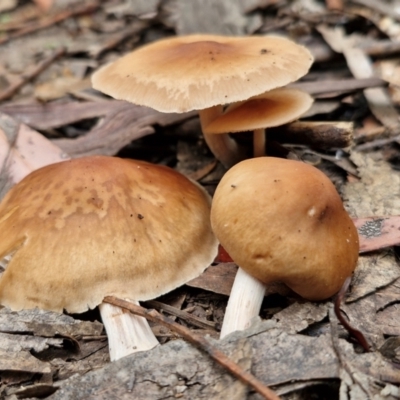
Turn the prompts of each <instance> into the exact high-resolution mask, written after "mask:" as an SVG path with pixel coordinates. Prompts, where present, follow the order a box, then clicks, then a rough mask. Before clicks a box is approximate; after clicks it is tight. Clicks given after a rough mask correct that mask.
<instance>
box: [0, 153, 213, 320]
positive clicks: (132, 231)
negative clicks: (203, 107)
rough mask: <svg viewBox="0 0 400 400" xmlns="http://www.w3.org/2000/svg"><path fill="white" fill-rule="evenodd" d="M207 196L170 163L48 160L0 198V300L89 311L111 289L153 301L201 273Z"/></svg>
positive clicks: (15, 305) (208, 238) (205, 257)
mask: <svg viewBox="0 0 400 400" xmlns="http://www.w3.org/2000/svg"><path fill="white" fill-rule="evenodd" d="M210 203H211V201H210V198H209V196H208V194H207V193H206V192H205V191H204V189H202V188H201V187H200V186H199V185H197V184H195V183H193V182H191V181H190V180H189V179H187V178H185V177H184V176H183V175H181V174H179V173H178V172H175V171H173V170H172V169H170V168H167V167H163V166H159V165H152V164H149V163H145V162H141V161H134V160H126V159H119V158H115V157H103V156H95V157H86V158H81V159H76V160H70V161H65V162H61V163H57V164H52V165H49V166H47V167H44V168H42V169H39V170H36V171H35V172H33V173H31V174H30V175H28V176H27V177H26V178H25V179H23V180H22V181H21V182H20V183H18V184H17V185H16V186H15V187H14V188H12V189H11V191H10V192H9V193H8V194H7V195H6V197H5V198H4V199H3V201H2V203H1V204H0V258H2V257H3V256H4V255H5V254H8V253H10V252H11V251H13V250H16V251H15V254H14V255H13V257H12V259H11V261H10V263H9V265H8V267H7V269H6V271H5V272H4V274H3V276H2V277H1V278H0V303H1V304H3V305H7V306H9V307H10V308H12V309H13V310H19V309H23V308H33V307H36V306H37V307H40V308H43V309H48V310H54V311H62V310H63V309H65V310H67V311H69V312H76V313H79V312H83V311H85V310H87V309H88V308H93V307H95V306H97V305H98V304H100V303H101V302H102V300H103V298H104V297H105V296H107V295H115V296H119V297H122V298H130V299H134V300H147V299H150V298H154V297H157V296H159V295H161V294H163V293H166V292H168V291H170V290H172V289H174V288H176V287H178V286H180V285H182V284H183V283H185V282H187V281H188V280H190V279H192V278H194V277H196V276H198V275H199V274H200V273H201V272H202V271H203V270H204V269H205V268H206V267H207V266H209V264H210V263H211V262H212V261H213V259H214V257H215V256H216V253H217V241H216V239H215V237H214V235H213V233H212V231H211V226H210V222H209V212H210Z"/></svg>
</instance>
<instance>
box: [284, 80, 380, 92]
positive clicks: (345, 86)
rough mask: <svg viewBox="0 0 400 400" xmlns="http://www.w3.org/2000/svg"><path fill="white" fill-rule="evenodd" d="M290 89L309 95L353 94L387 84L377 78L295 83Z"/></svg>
mask: <svg viewBox="0 0 400 400" xmlns="http://www.w3.org/2000/svg"><path fill="white" fill-rule="evenodd" d="M289 86H290V87H292V88H295V89H300V90H304V91H305V92H307V93H309V94H311V95H318V94H328V93H341V92H345V93H346V92H353V91H355V90H359V89H367V88H372V87H379V86H387V82H385V81H384V80H382V79H379V78H375V77H372V78H360V79H357V78H348V79H326V80H318V81H312V82H297V83H292V84H291V85H289Z"/></svg>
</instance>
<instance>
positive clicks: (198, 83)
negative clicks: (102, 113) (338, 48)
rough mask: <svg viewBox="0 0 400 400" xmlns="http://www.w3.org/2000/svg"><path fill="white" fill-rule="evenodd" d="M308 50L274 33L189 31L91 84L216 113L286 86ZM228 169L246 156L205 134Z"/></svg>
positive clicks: (173, 107)
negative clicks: (240, 34)
mask: <svg viewBox="0 0 400 400" xmlns="http://www.w3.org/2000/svg"><path fill="white" fill-rule="evenodd" d="M312 61H313V57H312V55H311V53H310V52H309V51H308V50H307V49H306V48H305V47H303V46H300V45H298V44H296V43H294V42H292V41H290V40H288V39H284V38H282V37H275V36H250V37H229V36H218V35H205V34H197V35H187V36H179V37H173V38H168V39H163V40H159V41H157V42H154V43H151V44H148V45H145V46H143V47H141V48H139V49H137V50H135V51H133V52H131V53H129V54H127V55H125V56H123V57H122V58H120V59H118V60H116V61H114V62H112V63H110V64H107V65H105V66H103V67H102V68H100V69H99V70H98V71H97V72H95V73H94V74H93V76H92V83H93V87H94V88H95V89H97V90H100V91H102V92H104V93H106V94H108V95H110V96H112V97H114V98H116V99H120V100H127V101H130V102H132V103H135V104H138V105H144V106H148V107H152V108H154V109H156V110H158V111H162V112H177V113H181V112H185V111H191V110H199V114H200V115H202V114H203V113H207V119H208V120H210V118H215V117H218V115H219V113H220V112H221V107H220V106H221V105H224V104H230V103H235V102H238V101H243V100H246V99H249V98H250V97H253V96H257V95H259V94H261V93H264V92H267V91H269V90H272V89H275V88H278V87H282V86H285V85H287V84H289V83H290V82H294V81H296V80H297V79H299V78H300V77H302V76H303V75H305V74H306V73H307V72H308V70H309V68H310V66H311V63H312ZM204 138H205V141H206V142H207V144H208V146H209V147H210V149H211V151H212V152H213V153H214V155H215V156H216V158H217V159H219V160H220V161H221V162H222V163H223V164H224V165H225V166H226V167H230V166H231V165H233V164H235V163H236V162H238V161H240V160H241V159H243V158H245V155H244V152H243V150H242V149H241V148H240V147H239V146H238V144H237V143H236V141H235V140H234V139H232V138H230V137H229V135H227V134H225V135H208V134H205V135H204Z"/></svg>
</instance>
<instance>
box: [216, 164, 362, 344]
mask: <svg viewBox="0 0 400 400" xmlns="http://www.w3.org/2000/svg"><path fill="white" fill-rule="evenodd" d="M211 225H212V228H213V230H214V232H215V234H216V236H217V238H218V239H219V241H220V242H221V244H222V246H223V247H224V248H225V249H226V250H227V252H228V253H229V255H230V256H231V257H232V259H233V260H234V261H235V262H236V263H237V264H238V266H239V267H240V268H239V271H238V275H237V276H236V278H235V282H234V286H233V288H232V292H231V296H230V298H229V302H228V307H227V310H226V313H225V319H224V323H223V326H222V331H221V336H222V337H223V336H225V335H227V334H228V333H230V332H232V331H234V330H240V329H244V328H246V327H247V326H248V325H249V323H250V320H251V319H252V318H253V317H254V316H256V315H258V313H259V310H260V307H261V302H262V300H263V297H264V292H265V285H266V284H268V283H271V282H276V281H280V282H283V283H285V284H286V285H287V286H289V287H290V288H291V289H292V290H293V291H295V292H296V293H298V294H300V295H301V296H302V297H304V298H305V299H309V300H323V299H327V298H329V297H331V296H332V295H334V294H335V293H336V292H338V291H339V289H340V288H341V286H342V284H343V282H344V281H345V279H346V278H347V277H349V276H351V274H352V272H353V270H354V268H355V266H356V262H357V259H358V250H359V243H358V233H357V230H356V227H355V226H354V224H353V221H352V220H351V218H350V217H349V215H348V214H347V212H346V210H345V209H344V207H343V203H342V201H341V198H340V196H339V194H338V193H337V191H336V188H335V187H334V185H333V184H332V182H331V181H330V180H329V178H328V177H327V176H326V175H325V174H324V173H322V172H321V171H319V170H318V169H317V168H315V167H313V166H311V165H308V164H305V163H302V162H299V161H293V160H285V159H279V158H274V157H259V158H253V159H249V160H245V161H242V162H240V163H238V164H236V165H235V166H234V167H232V168H231V169H230V170H229V171H228V172H227V173H226V174H225V175H224V176H223V178H222V179H221V181H220V183H219V185H218V187H217V189H216V191H215V195H214V198H213V202H212V207H211Z"/></svg>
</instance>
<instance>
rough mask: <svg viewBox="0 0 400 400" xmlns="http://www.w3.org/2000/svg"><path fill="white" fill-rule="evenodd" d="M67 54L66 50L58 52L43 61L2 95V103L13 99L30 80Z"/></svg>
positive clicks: (0, 95)
mask: <svg viewBox="0 0 400 400" xmlns="http://www.w3.org/2000/svg"><path fill="white" fill-rule="evenodd" d="M64 53H65V48H60V49H58V50H56V51H55V52H54V53H53V54H52V55H51V56H49V57H48V58H46V59H45V60H43V61H42V62H41V63H40V64H39V65H37V66H36V67H35V68H34V69H33V70H32V71H31V72H29V73H27V74H23V75H22V79H21V80H20V81H18V82H16V83H15V84H13V85H10V87H8V88H7V89H6V90H4V91H3V92H1V93H0V101H3V100H7V99H9V98H10V97H12V96H13V95H14V94H15V93H16V92H18V90H19V89H21V87H22V86H24V85H25V84H26V83H27V82H29V81H30V80H32V79H34V78H36V76H38V75H39V74H40V73H41V72H43V71H44V70H45V69H46V68H48V67H49V66H50V65H51V64H52V63H53V62H54V61H55V60H56V59H57V58H59V57H61V56H62V55H63V54H64Z"/></svg>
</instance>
